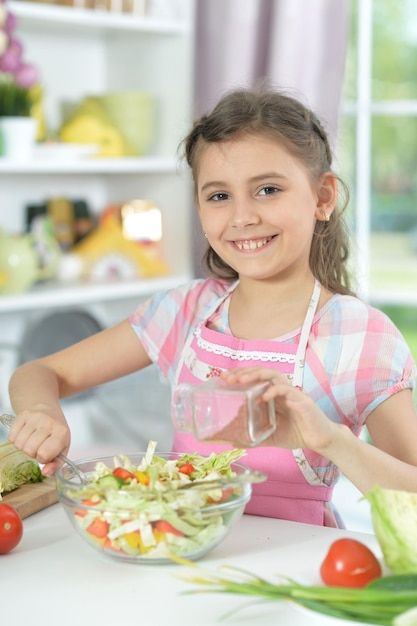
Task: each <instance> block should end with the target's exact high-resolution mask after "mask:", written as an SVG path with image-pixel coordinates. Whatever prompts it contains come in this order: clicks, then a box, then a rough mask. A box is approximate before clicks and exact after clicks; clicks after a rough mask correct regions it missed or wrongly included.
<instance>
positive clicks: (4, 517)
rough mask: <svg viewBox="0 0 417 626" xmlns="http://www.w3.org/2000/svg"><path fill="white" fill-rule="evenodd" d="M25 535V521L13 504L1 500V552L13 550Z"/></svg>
mask: <svg viewBox="0 0 417 626" xmlns="http://www.w3.org/2000/svg"><path fill="white" fill-rule="evenodd" d="M22 535H23V522H22V518H21V517H20V515H19V513H18V512H17V511H16V509H14V508H13V507H12V506H9V505H8V504H6V503H5V502H0V554H6V553H7V552H10V550H13V548H15V547H16V546H17V544H18V543H19V542H20V540H21V538H22Z"/></svg>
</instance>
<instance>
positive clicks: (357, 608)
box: [177, 559, 417, 626]
mask: <svg viewBox="0 0 417 626" xmlns="http://www.w3.org/2000/svg"><path fill="white" fill-rule="evenodd" d="M177 562H180V563H182V564H185V565H192V566H193V567H197V566H196V565H195V564H193V563H191V562H188V561H186V560H184V559H181V560H177ZM224 569H228V570H231V572H232V573H229V574H227V573H226V575H220V574H215V573H210V572H209V573H205V572H204V573H203V574H199V575H198V576H197V577H192V578H191V579H189V580H190V582H193V583H195V584H197V585H199V586H200V587H203V588H204V589H200V590H193V591H186V592H184V593H198V592H199V591H200V592H201V591H205V592H209V593H232V594H241V595H246V596H256V597H258V598H259V597H260V598H263V599H265V600H289V601H292V602H295V603H296V604H299V605H300V606H303V607H305V608H307V609H310V610H312V611H316V612H317V613H322V614H325V615H330V616H332V617H336V618H338V619H342V620H343V619H344V620H351V621H356V622H361V623H365V624H381V626H392V625H393V624H394V619H395V618H397V617H398V616H399V615H401V614H402V613H405V612H406V611H408V610H409V609H411V608H413V607H417V575H415V576H414V579H413V580H410V579H411V575H408V576H404V577H403V576H401V575H397V576H387V577H384V578H381V579H377V580H375V581H373V582H372V583H370V584H369V585H368V586H367V587H365V588H363V589H349V588H347V587H324V586H323V587H322V586H309V585H302V584H299V583H297V582H295V581H294V580H292V579H290V578H287V577H280V580H281V581H282V582H283V583H284V584H274V583H271V582H269V581H267V580H265V579H263V578H261V577H259V576H256V575H255V574H253V573H251V572H248V571H246V570H243V569H239V568H234V567H230V566H223V568H222V570H224ZM378 580H380V581H381V583H380V586H381V588H380V589H379V588H378Z"/></svg>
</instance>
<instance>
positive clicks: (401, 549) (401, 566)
mask: <svg viewBox="0 0 417 626" xmlns="http://www.w3.org/2000/svg"><path fill="white" fill-rule="evenodd" d="M365 497H366V499H367V500H368V501H369V502H370V504H371V515H372V524H373V527H374V530H375V535H376V537H377V539H378V542H379V544H380V546H381V550H382V553H383V555H384V560H385V563H386V564H387V565H388V567H389V568H390V569H391V570H392V571H393V572H394V573H396V574H413V573H417V540H416V539H417V493H411V492H408V491H398V490H394V489H382V488H381V487H375V488H374V489H373V490H372V491H370V492H368V493H367V494H366V496H365Z"/></svg>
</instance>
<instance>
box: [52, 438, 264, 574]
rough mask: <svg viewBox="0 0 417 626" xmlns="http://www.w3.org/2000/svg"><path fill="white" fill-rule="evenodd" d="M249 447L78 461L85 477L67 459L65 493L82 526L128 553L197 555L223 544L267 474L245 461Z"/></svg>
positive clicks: (167, 559) (62, 475)
mask: <svg viewBox="0 0 417 626" xmlns="http://www.w3.org/2000/svg"><path fill="white" fill-rule="evenodd" d="M242 454H244V451H243V450H238V449H234V450H228V451H226V452H223V453H221V454H214V453H213V454H211V455H210V456H208V457H203V456H201V455H198V454H191V455H190V454H185V455H184V454H179V453H158V454H155V453H154V448H152V446H150V447H148V450H147V451H146V452H142V453H138V454H131V455H129V457H127V456H124V455H119V456H118V457H109V456H106V457H100V458H92V459H85V460H81V461H76V465H77V466H78V467H79V469H80V470H82V472H83V473H84V474H85V475H86V477H87V482H86V483H83V484H81V483H80V480H79V478H77V476H76V475H75V473H74V472H73V470H71V468H70V467H69V466H68V465H66V464H64V465H62V466H61V467H60V468H59V469H58V471H57V473H56V483H57V491H58V497H59V500H60V502H61V504H62V505H63V507H64V509H65V511H66V513H67V515H68V517H69V519H70V521H71V523H72V525H73V527H74V528H75V530H76V531H77V533H78V534H79V535H80V536H81V537H82V538H83V539H84V540H85V541H86V542H87V543H88V544H89V545H90V546H91V547H92V548H94V549H95V550H97V551H100V552H101V553H103V554H104V555H107V556H109V557H112V558H113V559H118V560H121V561H128V562H129V561H130V562H134V563H172V562H173V559H172V558H171V557H175V556H179V557H183V558H186V559H190V560H195V559H198V558H200V557H202V556H203V555H205V554H207V553H208V552H209V551H210V550H212V549H213V548H214V547H215V546H217V545H218V544H219V543H220V542H221V541H222V540H223V539H224V538H225V537H226V535H227V534H228V533H229V532H230V529H231V528H232V526H233V525H234V524H235V523H236V522H237V521H238V520H239V519H240V517H241V516H242V515H243V512H244V509H245V505H246V503H247V502H248V501H249V500H250V497H251V494H252V485H251V483H253V482H261V481H263V480H265V479H266V476H265V475H264V474H262V473H259V472H252V471H250V470H249V469H248V468H247V467H246V466H245V465H244V464H243V463H240V462H239V461H238V459H239V457H240V456H242Z"/></svg>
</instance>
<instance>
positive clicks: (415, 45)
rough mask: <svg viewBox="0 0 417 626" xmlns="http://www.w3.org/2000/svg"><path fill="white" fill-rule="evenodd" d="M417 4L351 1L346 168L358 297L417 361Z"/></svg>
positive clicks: (343, 142) (416, 0)
mask: <svg viewBox="0 0 417 626" xmlns="http://www.w3.org/2000/svg"><path fill="white" fill-rule="evenodd" d="M416 11H417V0H402V1H401V2H398V0H351V24H350V36H349V49H348V58H347V65H346V76H345V85H344V94H343V115H342V123H341V129H340V134H339V137H340V141H339V145H340V151H339V154H338V158H339V168H340V170H341V172H342V175H343V176H344V178H345V179H346V180H347V181H348V182H349V184H350V189H351V203H350V215H349V216H350V220H351V225H352V228H353V230H354V233H355V240H356V244H357V248H356V251H355V263H356V267H355V270H356V271H357V275H358V292H359V294H360V295H362V296H363V297H365V298H366V299H367V300H368V301H369V302H371V303H372V304H375V305H376V306H378V307H379V308H382V309H383V310H385V311H386V312H387V313H388V314H389V315H390V317H391V318H392V319H393V321H394V322H395V323H396V324H397V326H399V328H400V330H401V331H402V332H403V334H404V335H405V336H406V339H407V340H408V342H409V345H410V347H411V349H412V351H413V354H414V356H415V357H416V358H417V167H416V166H417V20H416V19H415V16H416Z"/></svg>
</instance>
